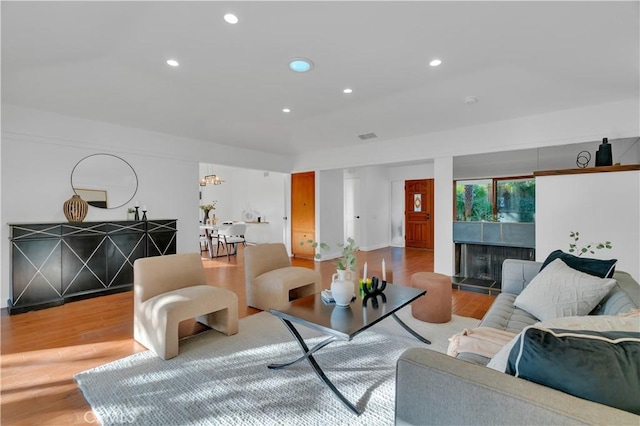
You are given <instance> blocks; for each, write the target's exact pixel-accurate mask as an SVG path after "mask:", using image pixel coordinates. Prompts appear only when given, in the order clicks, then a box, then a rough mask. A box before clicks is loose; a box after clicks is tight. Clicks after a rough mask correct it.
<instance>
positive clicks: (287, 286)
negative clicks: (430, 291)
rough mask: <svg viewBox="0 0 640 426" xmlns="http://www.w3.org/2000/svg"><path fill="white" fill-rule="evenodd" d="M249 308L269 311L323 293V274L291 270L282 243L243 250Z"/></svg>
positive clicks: (296, 268) (311, 270)
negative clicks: (321, 280) (321, 279)
mask: <svg viewBox="0 0 640 426" xmlns="http://www.w3.org/2000/svg"><path fill="white" fill-rule="evenodd" d="M244 271H245V281H246V288H247V305H249V306H253V307H254V308H258V309H262V310H263V311H268V310H269V309H270V308H276V307H279V306H283V305H285V304H286V303H288V302H289V301H290V300H294V299H297V298H300V297H303V296H308V295H310V294H314V293H319V292H320V291H321V290H322V286H321V283H320V274H319V273H318V272H316V271H314V270H313V269H309V268H303V267H300V266H291V259H289V255H288V254H287V249H286V247H285V246H284V244H282V243H272V244H258V245H255V246H248V247H247V248H246V249H245V250H244Z"/></svg>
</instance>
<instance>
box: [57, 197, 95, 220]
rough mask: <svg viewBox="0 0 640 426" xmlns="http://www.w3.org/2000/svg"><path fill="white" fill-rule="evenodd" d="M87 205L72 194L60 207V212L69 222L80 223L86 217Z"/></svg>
mask: <svg viewBox="0 0 640 426" xmlns="http://www.w3.org/2000/svg"><path fill="white" fill-rule="evenodd" d="M88 210H89V203H87V202H86V201H85V200H83V199H82V198H80V196H79V195H77V194H74V195H72V196H71V198H69V199H68V200H67V201H65V202H64V204H63V205H62V211H63V212H64V215H65V217H66V218H67V220H68V221H69V222H82V221H83V220H84V218H85V217H87V212H88Z"/></svg>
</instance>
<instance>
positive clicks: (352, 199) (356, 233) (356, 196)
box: [344, 178, 361, 244]
mask: <svg viewBox="0 0 640 426" xmlns="http://www.w3.org/2000/svg"><path fill="white" fill-rule="evenodd" d="M349 237H352V238H353V239H354V240H356V243H358V244H359V243H360V241H361V240H360V178H347V179H345V180H344V239H345V241H346V240H347V238H349Z"/></svg>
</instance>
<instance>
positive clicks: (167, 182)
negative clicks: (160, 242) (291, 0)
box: [0, 105, 289, 307]
mask: <svg viewBox="0 0 640 426" xmlns="http://www.w3.org/2000/svg"><path fill="white" fill-rule="evenodd" d="M0 148H1V151H2V155H1V157H0V158H1V161H2V163H1V166H2V167H1V176H2V177H1V180H0V181H1V183H2V187H1V198H2V204H1V208H2V210H1V213H0V218H1V219H0V220H1V223H2V232H1V241H0V259H1V263H0V268H1V270H0V279H1V285H0V300H1V301H2V302H1V303H2V307H5V306H6V303H7V299H8V298H9V295H10V292H9V287H10V277H9V271H10V267H9V262H10V241H9V240H8V238H9V227H8V226H7V223H16V222H66V219H65V217H64V214H63V213H62V204H63V203H64V201H65V200H67V199H68V198H69V197H70V196H71V195H72V194H73V192H72V190H71V183H70V174H71V170H72V169H73V166H74V165H75V164H76V163H77V162H78V161H79V160H80V159H82V158H83V157H85V156H87V155H89V154H95V153H101V152H102V153H109V154H114V155H117V156H119V157H122V158H123V159H125V160H126V161H128V162H129V163H130V164H131V166H132V167H133V168H134V169H135V171H136V173H137V175H138V179H139V187H138V193H137V194H136V196H135V199H136V200H138V201H139V202H140V204H141V205H142V204H146V205H147V207H148V209H149V212H148V216H149V218H153V219H162V218H177V219H178V237H177V250H178V252H190V251H198V250H199V247H198V239H197V235H198V234H199V231H198V220H199V219H200V215H201V213H200V211H199V210H198V209H197V208H194V206H197V205H198V202H199V201H198V186H197V181H198V179H199V173H198V162H199V161H202V160H205V161H206V160H207V159H208V158H216V160H217V161H221V162H222V161H224V162H228V163H229V164H231V165H234V166H238V167H249V168H258V167H259V168H264V169H271V170H276V171H282V170H285V171H288V169H289V163H288V160H287V159H286V158H285V157H279V156H275V155H271V154H264V153H258V152H252V151H248V150H241V149H237V148H233V147H227V146H223V145H219V144H211V143H205V142H202V141H196V140H191V139H184V138H177V137H172V136H169V135H163V134H160V133H155V132H149V131H143V130H140V129H133V128H126V127H122V126H116V125H111V124H108V123H102V122H95V121H90V120H83V119H78V118H74V117H67V116H62V115H58V114H53V113H48V112H44V111H37V110H31V109H26V108H22V107H16V106H10V105H2V142H1V147H0ZM126 217H127V214H126V207H122V208H119V209H97V208H94V207H90V208H89V213H88V215H87V217H86V219H85V220H86V221H94V220H97V221H100V220H125V219H126ZM194 236H195V237H194Z"/></svg>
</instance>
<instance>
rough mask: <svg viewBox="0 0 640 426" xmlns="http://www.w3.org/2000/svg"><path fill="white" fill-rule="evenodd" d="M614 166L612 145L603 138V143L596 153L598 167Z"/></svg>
mask: <svg viewBox="0 0 640 426" xmlns="http://www.w3.org/2000/svg"><path fill="white" fill-rule="evenodd" d="M611 165H613V156H612V154H611V144H610V143H609V140H608V139H607V138H602V143H601V144H600V146H599V147H598V151H596V167H600V166H611Z"/></svg>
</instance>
